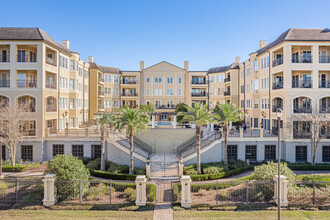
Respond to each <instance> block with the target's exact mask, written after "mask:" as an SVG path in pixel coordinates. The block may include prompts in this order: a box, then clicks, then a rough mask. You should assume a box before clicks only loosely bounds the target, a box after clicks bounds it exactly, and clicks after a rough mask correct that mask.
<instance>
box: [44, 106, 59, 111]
mask: <svg viewBox="0 0 330 220" xmlns="http://www.w3.org/2000/svg"><path fill="white" fill-rule="evenodd" d="M56 111H57V108H56V105H47V106H46V112H56Z"/></svg>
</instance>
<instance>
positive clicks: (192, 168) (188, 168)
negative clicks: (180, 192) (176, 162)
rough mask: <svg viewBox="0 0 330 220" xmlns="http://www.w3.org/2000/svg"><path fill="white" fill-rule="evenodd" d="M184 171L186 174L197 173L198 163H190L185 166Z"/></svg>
mask: <svg viewBox="0 0 330 220" xmlns="http://www.w3.org/2000/svg"><path fill="white" fill-rule="evenodd" d="M183 173H184V174H185V175H197V170H196V164H190V165H189V166H185V167H184V168H183Z"/></svg>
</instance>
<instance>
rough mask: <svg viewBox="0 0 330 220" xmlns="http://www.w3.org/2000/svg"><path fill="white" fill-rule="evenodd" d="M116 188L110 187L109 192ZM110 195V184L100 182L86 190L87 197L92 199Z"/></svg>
mask: <svg viewBox="0 0 330 220" xmlns="http://www.w3.org/2000/svg"><path fill="white" fill-rule="evenodd" d="M115 191H116V190H115V188H113V187H111V193H114V192H115ZM107 195H110V186H108V185H106V184H104V183H100V184H98V185H96V186H92V187H90V188H89V189H88V191H87V199H88V200H92V199H95V198H98V197H103V196H107Z"/></svg>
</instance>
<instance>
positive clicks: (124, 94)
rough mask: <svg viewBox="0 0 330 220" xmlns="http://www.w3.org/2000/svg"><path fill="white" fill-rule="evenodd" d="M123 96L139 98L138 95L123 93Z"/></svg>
mask: <svg viewBox="0 0 330 220" xmlns="http://www.w3.org/2000/svg"><path fill="white" fill-rule="evenodd" d="M122 96H128V97H136V96H138V94H137V93H122Z"/></svg>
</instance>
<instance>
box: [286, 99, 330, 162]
mask: <svg viewBox="0 0 330 220" xmlns="http://www.w3.org/2000/svg"><path fill="white" fill-rule="evenodd" d="M317 106H318V105H317V103H314V104H313V105H312V106H311V107H310V110H308V108H306V111H305V113H300V114H292V115H291V117H290V119H291V123H290V125H289V124H288V125H287V127H288V128H289V130H291V131H292V132H293V135H294V136H296V137H297V138H303V139H309V141H310V146H311V158H312V164H313V165H315V160H316V152H317V148H318V146H319V143H320V141H321V140H322V139H325V138H327V137H329V136H330V114H329V113H327V111H323V110H322V107H321V106H320V109H319V108H317Z"/></svg>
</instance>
